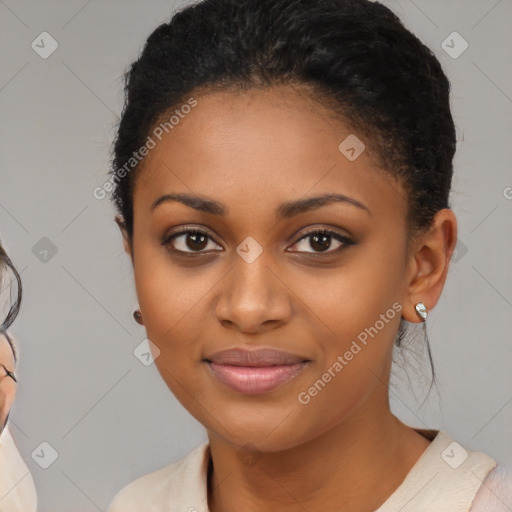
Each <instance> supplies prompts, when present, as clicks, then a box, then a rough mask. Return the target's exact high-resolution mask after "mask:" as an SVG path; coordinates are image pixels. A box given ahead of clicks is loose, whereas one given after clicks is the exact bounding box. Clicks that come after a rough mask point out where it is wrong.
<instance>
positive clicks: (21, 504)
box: [0, 423, 37, 512]
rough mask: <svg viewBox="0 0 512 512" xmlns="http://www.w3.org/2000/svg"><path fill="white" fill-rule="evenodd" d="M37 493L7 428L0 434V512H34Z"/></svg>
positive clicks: (7, 426)
mask: <svg viewBox="0 0 512 512" xmlns="http://www.w3.org/2000/svg"><path fill="white" fill-rule="evenodd" d="M36 510H37V495H36V488H35V486H34V480H33V479H32V475H31V474H30V471H29V470H28V468H27V465H26V464H25V461H24V460H23V459H22V458H21V455H20V453H19V451H18V448H17V447H16V443H15V442H14V439H13V437H12V434H11V432H10V430H9V423H7V425H6V427H5V428H4V430H3V431H2V433H1V434H0V512H36Z"/></svg>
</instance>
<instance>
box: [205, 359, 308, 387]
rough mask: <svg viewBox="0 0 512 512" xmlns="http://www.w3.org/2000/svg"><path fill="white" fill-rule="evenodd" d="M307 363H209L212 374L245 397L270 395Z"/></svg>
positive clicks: (292, 377)
mask: <svg viewBox="0 0 512 512" xmlns="http://www.w3.org/2000/svg"><path fill="white" fill-rule="evenodd" d="M306 364H307V362H306V361H304V362H302V363H297V364H290V365H281V366H232V365H228V364H216V363H213V362H208V366H209V367H210V368H211V370H212V373H213V374H214V375H215V377H217V378H218V379H219V380H220V381H221V382H222V383H223V384H225V385H226V386H228V387H229V388H231V389H232V390H233V391H236V392H238V393H243V394H245V395H259V394H261V393H268V392H270V391H273V390H274V389H276V388H277V387H279V386H281V385H282V384H285V383H287V382H290V381H291V380H292V379H294V378H295V377H296V376H297V375H298V374H299V373H300V372H301V371H302V370H303V369H304V368H305V366H306Z"/></svg>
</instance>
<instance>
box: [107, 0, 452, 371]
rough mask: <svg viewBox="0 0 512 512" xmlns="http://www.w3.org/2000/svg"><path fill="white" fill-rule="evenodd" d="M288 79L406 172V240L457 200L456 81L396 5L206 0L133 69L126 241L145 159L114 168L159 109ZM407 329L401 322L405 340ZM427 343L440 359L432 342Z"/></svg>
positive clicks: (125, 176)
mask: <svg viewBox="0 0 512 512" xmlns="http://www.w3.org/2000/svg"><path fill="white" fill-rule="evenodd" d="M283 84H288V85H293V86H296V87H297V88H301V89H302V90H303V91H304V93H305V94H307V95H308V96H309V97H311V98H312V99H314V100H316V101H317V102H318V104H320V105H322V106H324V107H326V108H327V109H328V111H329V112H330V113H331V114H332V115H333V116H334V117H337V118H338V119H339V120H341V121H342V122H345V123H346V124H348V126H350V127H351V128H353V129H354V130H355V131H357V133H358V135H361V137H362V138H363V139H364V143H365V145H366V148H367V150H368V151H369V154H371V155H372V156H373V157H374V158H375V159H376V161H377V163H378V164H379V166H380V167H381V168H382V170H383V171H384V172H387V173H389V174H390V175H391V176H393V177H395V178H396V179H397V180H399V182H400V183H401V184H402V186H403V187H404V190H405V191H406V193H407V197H406V201H407V205H408V210H407V211H408V215H407V226H408V240H410V238H411V237H413V236H414V235H415V234H418V233H420V232H422V231H423V230H426V229H428V228H429V227H430V226H431V224H432V220H433V218H434V215H435V214H436V212H437V211H439V210H440V209H443V208H449V202H448V200H449V193H450V187H451V180H452V174H453V168H452V160H453V156H454V153H455V148H456V138H455V136H456V133H455V126H454V123H453V119H452V115H451V112H450V101H449V92H450V84H449V81H448V79H447V77H446V76H445V74H444V72H443V70H442V68H441V65H440V63H439V61H438V60H437V58H436V57H435V55H434V54H433V52H432V51H431V50H430V49H429V48H427V47H426V46H425V45H424V44H423V43H422V42H421V41H420V40H419V39H418V38H417V37H416V36H415V35H413V34H412V33H411V32H410V31H408V30H407V29H406V28H405V27H404V26H403V24H402V22H401V21H400V20H399V18H398V17H397V16H396V15H395V14H394V13H393V12H392V11H391V10H390V9H388V8H387V7H385V6H384V5H382V4H381V3H379V2H372V1H369V0H321V1H319V0H203V1H199V2H195V3H193V4H190V5H188V6H186V7H185V8H183V9H181V10H180V11H178V12H176V13H175V14H174V15H173V16H172V18H171V19H170V21H169V22H168V23H164V24H162V25H160V26H159V27H158V28H156V30H154V32H153V33H152V34H151V35H150V36H149V38H148V39H147V41H146V43H145V46H144V49H143V51H142V53H141V55H140V57H139V58H138V59H137V60H136V61H135V62H133V63H132V65H131V68H130V69H129V71H128V72H127V73H126V74H125V104H124V109H123V113H122V117H121V121H120V124H119V128H118V132H117V137H116V139H115V141H114V150H113V157H112V168H111V181H112V183H113V185H114V186H113V194H112V199H113V201H114V203H115V206H116V207H117V210H118V212H119V213H120V214H122V217H123V219H124V225H125V228H126V230H127V233H128V236H129V239H130V242H131V240H132V235H133V190H134V183H135V179H136V176H137V169H138V167H139V165H135V166H133V169H132V170H131V171H130V172H128V173H126V172H124V173H119V172H118V171H119V169H122V168H123V166H126V163H127V162H128V161H130V159H131V158H132V156H133V154H134V152H136V151H137V150H138V149H139V148H140V147H142V146H143V145H144V143H145V141H146V139H147V137H148V135H149V134H150V133H151V131H152V129H154V127H155V126H156V125H157V123H158V122H159V121H161V119H162V118H163V116H165V115H166V114H168V113H169V112H172V110H173V109H174V108H176V107H177V106H179V105H180V104H184V103H186V99H187V98H188V97H190V96H191V94H192V93H196V94H197V93H200V92H201V91H203V92H209V91H239V90H246V89H249V88H254V87H257V88H267V87H272V86H273V85H283ZM125 169H126V167H125ZM404 332H405V326H404V323H403V319H402V322H401V324H400V331H399V334H398V337H397V339H396V344H397V346H400V344H401V341H402V339H403V337H404ZM425 334H426V331H425ZM427 347H428V355H429V358H430V362H431V364H432V358H431V354H430V347H429V346H428V340H427Z"/></svg>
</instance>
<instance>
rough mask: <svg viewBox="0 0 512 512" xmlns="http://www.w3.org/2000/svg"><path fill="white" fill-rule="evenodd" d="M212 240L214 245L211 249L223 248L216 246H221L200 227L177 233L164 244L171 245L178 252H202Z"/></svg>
mask: <svg viewBox="0 0 512 512" xmlns="http://www.w3.org/2000/svg"><path fill="white" fill-rule="evenodd" d="M210 242H211V243H212V244H213V247H210V248H209V250H222V248H221V249H216V248H215V247H219V246H218V245H217V244H215V243H214V241H213V239H212V238H211V237H210V235H209V234H208V233H206V232H205V231H201V230H198V229H188V230H183V231H181V232H180V233H175V234H174V235H172V236H170V237H168V238H167V239H166V240H165V241H164V245H166V246H169V245H170V246H171V249H172V250H173V251H176V252H183V253H195V252H196V253H201V252H206V251H205V249H207V248H208V244H209V243H210Z"/></svg>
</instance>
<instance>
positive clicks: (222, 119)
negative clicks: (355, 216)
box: [134, 86, 403, 209]
mask: <svg viewBox="0 0 512 512" xmlns="http://www.w3.org/2000/svg"><path fill="white" fill-rule="evenodd" d="M194 98H195V99H196V101H197V105H196V106H195V107H194V108H193V109H192V110H191V111H190V112H189V113H188V114H186V115H183V116H182V117H181V119H180V120H179V123H178V124H176V125H174V127H173V128H172V130H170V132H169V133H168V134H167V133H165V134H164V135H163V136H162V138H161V140H155V142H156V144H155V147H154V148H153V149H151V150H150V152H149V154H148V155H147V156H146V158H145V160H144V161H143V162H142V164H141V166H140V169H139V171H138V172H139V175H138V178H137V180H136V186H135V192H134V207H135V209H137V206H138V205H139V206H144V207H145V208H146V207H147V205H148V204H151V203H152V202H153V201H154V200H155V199H156V198H157V197H158V195H161V194H163V193H168V192H170V191H176V190H179V191H186V192H193V193H197V194H206V195H209V196H212V195H215V197H216V198H218V199H219V200H220V201H223V202H226V203H230V202H231V203H232V202H233V200H234V199H235V198H237V199H235V200H236V201H238V202H243V203H244V204H247V203H248V202H252V203H255V202H256V203H258V204H259V205H260V206H265V205H267V204H270V203H275V202H278V201H283V200H286V199H289V198H290V197H301V196H304V195H306V194H308V193H309V192H311V194H313V193H326V192H333V191H334V192H339V193H343V194H346V195H351V196H352V197H354V198H355V199H359V200H361V201H362V202H367V203H368V202H371V203H377V204H376V206H377V208H378V206H379V204H378V203H382V206H386V205H388V206H389V199H390V198H392V199H393V202H394V204H396V203H397V202H398V201H399V200H400V199H403V191H402V190H401V187H400V186H399V185H398V183H397V182H396V181H395V180H394V179H391V177H390V176H389V174H387V173H385V172H384V171H382V170H381V169H379V168H378V166H377V165H376V163H375V162H376V160H377V159H376V158H374V157H373V155H372V154H371V151H370V150H369V144H368V142H369V141H366V144H364V143H365V141H364V137H363V136H362V135H360V134H359V137H358V136H357V135H356V134H355V133H352V130H351V128H350V126H348V125H346V124H344V123H343V122H342V121H341V120H337V119H335V118H334V116H333V114H332V112H329V111H327V110H326V108H325V107H323V106H321V105H320V104H318V103H317V102H315V101H313V99H311V98H310V97H309V96H307V95H306V94H304V93H301V92H300V91H297V90H295V89H294V88H291V87H289V86H280V87H275V88H271V89H263V90H262V89H251V90H248V91H238V92H214V93H208V94H204V95H197V96H194ZM178 109H179V107H178ZM354 137H357V138H356V139H354ZM346 140H349V141H350V140H356V141H357V140H359V141H360V142H361V143H362V144H364V146H365V148H364V149H363V150H362V152H361V153H360V154H359V156H358V157H357V158H356V159H353V160H350V159H349V158H347V156H346V153H343V152H342V151H341V150H340V145H341V146H342V147H343V144H344V141H346ZM386 188H387V189H389V190H386ZM387 194H389V195H387Z"/></svg>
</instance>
